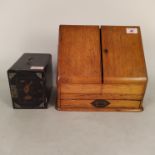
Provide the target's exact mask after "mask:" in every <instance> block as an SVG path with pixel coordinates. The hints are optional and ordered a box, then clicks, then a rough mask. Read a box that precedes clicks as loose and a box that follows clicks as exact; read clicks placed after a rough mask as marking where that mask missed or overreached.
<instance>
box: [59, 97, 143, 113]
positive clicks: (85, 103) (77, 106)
mask: <svg viewBox="0 0 155 155" xmlns="http://www.w3.org/2000/svg"><path fill="white" fill-rule="evenodd" d="M98 101H99V102H98ZM100 101H103V102H100ZM104 101H105V104H104ZM94 103H97V104H94ZM106 103H107V104H106ZM60 104H61V107H60V110H73V111H74V110H75V111H141V110H142V108H141V102H140V101H133V100H61V101H60Z"/></svg>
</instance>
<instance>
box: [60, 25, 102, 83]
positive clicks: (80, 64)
mask: <svg viewBox="0 0 155 155" xmlns="http://www.w3.org/2000/svg"><path fill="white" fill-rule="evenodd" d="M101 66H102V65H101V50H100V29H99V26H80V25H78V26H77V25H61V26H60V28H59V53H58V80H59V81H61V83H65V84H66V83H69V84H100V83H102V73H101V71H102V69H101Z"/></svg>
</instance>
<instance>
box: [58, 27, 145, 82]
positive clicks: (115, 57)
mask: <svg viewBox="0 0 155 155" xmlns="http://www.w3.org/2000/svg"><path fill="white" fill-rule="evenodd" d="M58 79H59V80H60V81H61V83H69V84H72V83H73V84H101V83H103V84H106V83H120V84H121V83H141V82H144V83H145V82H146V81H147V72H146V65H145V59H144V53H143V47H142V40H141V32H140V28H139V27H130V26H129V27H126V26H102V27H101V30H100V28H99V26H80V25H78V26H77V25H61V26H60V28H59V53H58Z"/></svg>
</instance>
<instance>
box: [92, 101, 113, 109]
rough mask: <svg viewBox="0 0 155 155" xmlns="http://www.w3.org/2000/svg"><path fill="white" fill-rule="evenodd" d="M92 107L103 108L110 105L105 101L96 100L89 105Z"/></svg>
mask: <svg viewBox="0 0 155 155" xmlns="http://www.w3.org/2000/svg"><path fill="white" fill-rule="evenodd" d="M91 104H92V105H93V106H94V107H97V108H104V107H106V106H108V105H109V104H110V102H108V101H107V100H101V99H97V100H95V101H93V102H92V103H91Z"/></svg>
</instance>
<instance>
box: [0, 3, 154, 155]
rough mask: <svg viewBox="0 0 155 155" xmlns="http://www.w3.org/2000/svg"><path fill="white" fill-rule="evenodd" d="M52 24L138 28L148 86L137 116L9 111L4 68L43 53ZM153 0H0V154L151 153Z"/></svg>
mask: <svg viewBox="0 0 155 155" xmlns="http://www.w3.org/2000/svg"><path fill="white" fill-rule="evenodd" d="M60 24H89V25H93V24H94V25H139V26H141V31H142V38H143V45H144V52H145V58H146V63H147V69H148V76H149V84H148V87H147V91H146V95H145V99H144V108H145V110H144V112H142V113H68V112H65V113H63V112H58V111H56V110H55V109H54V107H51V108H49V109H47V110H13V109H12V106H11V97H10V92H9V87H8V81H7V76H6V71H7V69H8V68H9V67H10V66H11V65H12V64H13V63H14V62H15V61H16V60H17V59H18V58H19V57H20V56H21V54H22V53H26V52H42V53H44V52H45V53H51V54H52V55H53V64H54V65H53V67H54V71H55V66H56V60H57V44H58V26H59V25H60ZM154 53H155V0H0V154H2V155H27V154H29V155H35V154H37V155H43V154H44V155H51V154H52V155H57V154H60V155H76V154H77V155H87V154H88V155H101V154H106V155H114V154H115V155H154V154H155V103H154V101H155V95H154V92H155V83H154V79H155V74H154V73H155V72H154V70H155V54H154Z"/></svg>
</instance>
